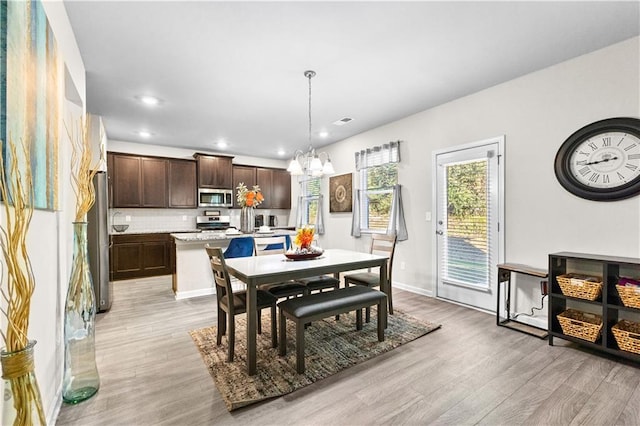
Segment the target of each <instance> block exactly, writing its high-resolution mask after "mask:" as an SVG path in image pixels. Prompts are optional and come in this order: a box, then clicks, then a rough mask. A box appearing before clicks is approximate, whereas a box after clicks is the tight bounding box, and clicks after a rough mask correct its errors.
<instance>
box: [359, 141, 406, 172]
mask: <svg viewBox="0 0 640 426" xmlns="http://www.w3.org/2000/svg"><path fill="white" fill-rule="evenodd" d="M399 162H400V141H394V142H389V143H385V144H383V145H380V146H374V147H373V148H367V149H363V150H362V151H359V152H356V170H357V171H360V170H362V169H366V168H368V167H373V166H381V165H383V164H388V163H399Z"/></svg>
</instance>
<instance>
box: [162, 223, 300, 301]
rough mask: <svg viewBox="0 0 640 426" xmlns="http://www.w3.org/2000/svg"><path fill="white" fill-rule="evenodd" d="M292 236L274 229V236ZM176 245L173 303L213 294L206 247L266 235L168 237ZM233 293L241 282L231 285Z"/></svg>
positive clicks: (219, 233)
mask: <svg viewBox="0 0 640 426" xmlns="http://www.w3.org/2000/svg"><path fill="white" fill-rule="evenodd" d="M287 234H289V235H293V234H295V232H293V231H286V230H275V232H274V233H272V234H268V236H273V235H287ZM171 236H172V237H173V239H174V245H175V268H174V270H173V277H172V278H173V293H174V295H175V298H176V300H180V299H188V298H190V297H198V296H204V295H208V294H215V284H214V281H213V274H212V273H211V263H210V262H209V257H208V256H207V252H206V251H205V249H204V246H205V244H209V245H211V246H213V247H220V248H222V249H225V248H227V246H228V245H229V241H231V240H232V239H233V238H248V237H255V238H260V237H261V236H266V235H265V234H258V233H255V234H227V233H225V232H224V231H204V232H191V233H176V234H171ZM231 285H232V287H233V288H234V290H240V289H243V288H244V284H243V283H241V282H235V281H234V282H232V283H231Z"/></svg>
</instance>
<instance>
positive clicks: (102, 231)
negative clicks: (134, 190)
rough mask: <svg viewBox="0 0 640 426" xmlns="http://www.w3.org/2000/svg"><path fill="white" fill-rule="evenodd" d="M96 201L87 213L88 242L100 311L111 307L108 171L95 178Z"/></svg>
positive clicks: (94, 287) (97, 174)
mask: <svg viewBox="0 0 640 426" xmlns="http://www.w3.org/2000/svg"><path fill="white" fill-rule="evenodd" d="M93 184H94V187H95V189H96V202H95V203H94V205H93V207H92V208H91V210H89V212H88V213H87V222H88V224H87V242H88V249H89V267H90V269H91V277H92V278H93V289H94V291H95V294H96V305H97V308H98V312H103V311H107V310H109V309H110V308H111V297H112V296H111V283H110V282H109V223H108V222H109V221H108V217H109V215H108V209H109V198H108V196H107V194H108V182H107V173H105V172H98V173H96V175H95V176H94V178H93Z"/></svg>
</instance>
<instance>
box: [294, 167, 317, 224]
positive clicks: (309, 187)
mask: <svg viewBox="0 0 640 426" xmlns="http://www.w3.org/2000/svg"><path fill="white" fill-rule="evenodd" d="M300 188H301V191H300V192H301V194H302V205H301V213H302V214H301V216H300V218H301V223H298V224H296V225H297V226H302V225H313V224H315V223H316V219H317V216H318V206H319V200H320V178H319V177H315V178H314V177H312V178H308V179H305V180H303V181H301V182H300Z"/></svg>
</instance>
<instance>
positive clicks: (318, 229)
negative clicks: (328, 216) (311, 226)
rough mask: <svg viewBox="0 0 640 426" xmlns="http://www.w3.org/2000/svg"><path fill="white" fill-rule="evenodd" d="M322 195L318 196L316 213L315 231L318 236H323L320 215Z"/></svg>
mask: <svg viewBox="0 0 640 426" xmlns="http://www.w3.org/2000/svg"><path fill="white" fill-rule="evenodd" d="M322 198H323V197H322V194H320V195H318V212H317V213H316V223H315V227H316V229H315V231H316V234H318V235H324V218H323V213H322V205H323V202H322Z"/></svg>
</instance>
